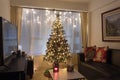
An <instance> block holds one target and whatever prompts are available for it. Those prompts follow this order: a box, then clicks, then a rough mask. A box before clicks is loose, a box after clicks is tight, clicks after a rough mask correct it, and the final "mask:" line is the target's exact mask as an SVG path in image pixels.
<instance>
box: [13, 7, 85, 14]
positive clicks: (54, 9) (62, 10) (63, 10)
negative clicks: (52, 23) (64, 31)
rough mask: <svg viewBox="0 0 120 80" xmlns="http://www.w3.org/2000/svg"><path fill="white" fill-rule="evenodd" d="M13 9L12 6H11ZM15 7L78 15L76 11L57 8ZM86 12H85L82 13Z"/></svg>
mask: <svg viewBox="0 0 120 80" xmlns="http://www.w3.org/2000/svg"><path fill="white" fill-rule="evenodd" d="M11 7H14V6H11ZM15 7H20V8H28V9H38V10H50V11H61V12H75V13H80V11H78V10H70V9H58V8H39V7H38V8H37V7H30V6H15ZM83 12H87V11H83Z"/></svg>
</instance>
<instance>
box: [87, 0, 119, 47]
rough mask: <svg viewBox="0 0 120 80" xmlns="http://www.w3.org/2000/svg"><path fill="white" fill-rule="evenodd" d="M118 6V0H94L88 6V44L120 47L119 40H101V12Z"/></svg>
mask: <svg viewBox="0 0 120 80" xmlns="http://www.w3.org/2000/svg"><path fill="white" fill-rule="evenodd" d="M117 7H120V0H94V1H93V2H92V3H91V4H90V6H89V12H90V20H89V21H90V35H89V36H90V38H89V41H90V42H89V45H91V46H92V45H96V46H109V47H110V48H113V49H120V42H103V41H102V24H101V13H103V12H105V11H108V10H111V9H114V8H117Z"/></svg>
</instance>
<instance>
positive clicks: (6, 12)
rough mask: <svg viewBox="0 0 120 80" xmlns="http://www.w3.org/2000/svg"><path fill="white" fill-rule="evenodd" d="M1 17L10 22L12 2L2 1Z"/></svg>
mask: <svg viewBox="0 0 120 80" xmlns="http://www.w3.org/2000/svg"><path fill="white" fill-rule="evenodd" d="M0 16H2V17H3V18H5V19H7V20H10V0H0Z"/></svg>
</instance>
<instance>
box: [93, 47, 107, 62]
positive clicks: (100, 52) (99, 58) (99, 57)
mask: <svg viewBox="0 0 120 80" xmlns="http://www.w3.org/2000/svg"><path fill="white" fill-rule="evenodd" d="M107 50H108V48H107V47H98V48H96V54H95V56H94V58H93V61H95V62H103V63H105V62H106V60H107Z"/></svg>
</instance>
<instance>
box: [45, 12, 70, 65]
mask: <svg viewBox="0 0 120 80" xmlns="http://www.w3.org/2000/svg"><path fill="white" fill-rule="evenodd" d="M64 34H65V32H64V30H63V25H62V23H61V20H60V18H59V14H56V20H55V21H54V22H53V25H52V31H51V35H50V38H49V39H48V42H47V50H46V55H45V56H44V60H45V61H49V62H52V63H54V62H58V63H60V62H67V60H70V58H71V55H70V49H69V45H68V43H67V40H66V39H65V35H64Z"/></svg>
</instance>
